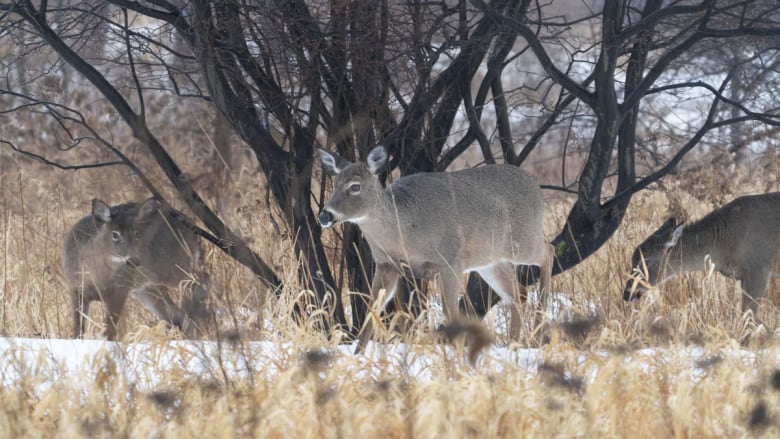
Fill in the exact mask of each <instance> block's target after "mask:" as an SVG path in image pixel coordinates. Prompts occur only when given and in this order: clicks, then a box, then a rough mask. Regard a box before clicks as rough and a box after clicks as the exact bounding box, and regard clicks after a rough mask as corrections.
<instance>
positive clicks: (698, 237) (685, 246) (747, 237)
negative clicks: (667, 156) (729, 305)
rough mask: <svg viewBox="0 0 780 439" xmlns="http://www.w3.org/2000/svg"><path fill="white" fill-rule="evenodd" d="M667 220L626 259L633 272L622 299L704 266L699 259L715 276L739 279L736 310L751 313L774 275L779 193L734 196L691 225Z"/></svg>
mask: <svg viewBox="0 0 780 439" xmlns="http://www.w3.org/2000/svg"><path fill="white" fill-rule="evenodd" d="M680 222H681V221H679V220H678V219H677V218H674V217H672V218H670V219H669V220H667V221H666V222H665V223H664V224H663V225H662V226H661V227H660V228H659V229H658V230H656V231H655V232H653V234H652V235H650V236H649V237H648V238H647V239H646V240H645V241H644V242H643V243H642V244H640V245H639V247H637V248H636V250H635V251H634V254H633V257H632V261H631V264H632V267H633V268H634V271H635V272H637V273H639V276H641V278H643V279H637V276H634V277H633V278H632V279H630V280H629V281H628V283H627V284H626V287H625V289H624V290H623V299H624V300H633V299H635V298H638V297H640V296H641V295H642V294H643V293H644V292H646V291H647V289H648V287H653V286H655V285H657V284H660V283H662V282H664V281H666V280H668V279H670V278H672V277H674V276H677V275H679V274H682V273H685V272H689V271H700V270H705V269H706V268H707V267H706V263H705V259H706V260H708V261H711V263H712V264H713V265H714V268H715V269H716V270H717V271H719V272H720V273H721V274H723V275H725V276H728V277H730V278H732V279H736V280H739V281H740V282H741V284H742V289H743V290H744V292H743V294H742V311H743V312H744V311H747V310H748V309H750V310H751V311H752V312H753V315H754V316H755V314H756V311H757V309H758V301H759V300H760V299H761V298H762V297H763V296H764V294H765V293H766V290H767V288H768V286H769V283H770V281H771V279H772V277H777V276H778V275H780V192H774V193H768V194H762V195H752V196H744V197H739V198H736V199H735V200H733V201H731V202H730V203H728V204H726V205H724V206H722V207H720V208H718V209H715V210H714V211H712V212H710V213H709V214H708V215H706V216H705V217H704V218H702V219H700V220H699V221H696V222H693V223H691V224H687V225H686V224H680Z"/></svg>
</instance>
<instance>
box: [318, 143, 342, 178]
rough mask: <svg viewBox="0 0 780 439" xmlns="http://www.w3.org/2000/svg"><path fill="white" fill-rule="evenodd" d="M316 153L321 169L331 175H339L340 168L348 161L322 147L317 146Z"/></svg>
mask: <svg viewBox="0 0 780 439" xmlns="http://www.w3.org/2000/svg"><path fill="white" fill-rule="evenodd" d="M317 154H318V155H319V156H320V164H321V165H322V169H323V170H324V171H325V173H326V174H328V175H330V176H331V177H333V176H335V175H339V174H340V173H341V170H342V169H344V167H345V166H347V165H348V164H349V162H348V161H346V160H344V159H343V158H341V157H339V156H337V155H336V154H331V153H329V152H328V151H325V150H324V149H320V148H317Z"/></svg>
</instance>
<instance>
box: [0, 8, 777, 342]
mask: <svg viewBox="0 0 780 439" xmlns="http://www.w3.org/2000/svg"><path fill="white" fill-rule="evenodd" d="M602 3H603V4H595V3H594V4H593V5H591V6H592V10H591V9H588V8H585V7H580V8H576V7H572V6H571V5H572V2H568V1H566V2H557V1H551V2H549V4H540V3H539V2H531V1H529V0H470V1H466V0H446V1H438V2H430V1H422V0H403V1H398V0H379V1H374V0H333V1H329V2H325V1H312V0H309V1H305V0H251V1H234V0H227V1H206V0H193V1H190V2H186V3H185V2H178V1H167V0H146V1H140V2H139V1H129V0H109V1H104V2H101V1H91V2H90V1H78V0H72V1H68V0H61V1H58V2H56V3H50V2H47V1H41V2H36V3H33V2H31V1H29V0H19V1H0V12H1V13H2V16H0V20H2V21H1V22H0V23H2V26H1V28H2V29H3V30H2V31H0V43H2V42H4V41H5V42H7V43H6V44H14V45H15V44H21V45H23V46H24V48H25V49H22V50H19V51H17V53H16V55H17V58H16V59H17V60H18V61H19V62H24V61H27V65H29V59H27V58H28V57H29V56H31V55H32V54H34V53H40V52H46V53H50V52H51V53H56V54H57V55H58V58H56V61H50V60H49V61H47V62H51V63H52V66H51V68H52V71H54V70H56V65H57V64H58V63H60V62H62V61H64V62H65V63H67V64H68V65H69V66H70V67H71V68H72V69H73V70H75V72H77V73H78V74H79V75H80V77H81V78H84V79H86V80H87V81H88V82H89V84H90V86H91V87H94V89H95V90H97V91H99V92H100V93H102V95H103V96H104V97H105V98H106V100H107V101H108V102H109V103H110V104H111V105H112V106H113V108H114V109H115V111H116V113H117V114H119V115H120V116H121V118H122V120H124V122H125V123H126V124H127V126H128V127H129V128H130V129H131V130H132V132H133V134H134V136H135V137H136V139H138V140H139V141H140V142H141V143H142V144H144V145H145V146H146V147H147V150H148V152H149V154H150V155H151V156H152V157H154V159H155V160H156V162H157V164H158V166H160V168H161V169H163V170H164V171H165V173H166V175H167V176H168V177H169V179H170V181H171V183H172V185H173V186H174V187H175V188H176V189H177V190H178V191H179V193H181V195H182V198H183V199H184V201H185V202H186V203H187V205H188V206H189V207H190V208H191V209H192V211H193V213H194V214H195V215H196V216H197V217H198V218H199V219H200V220H201V221H202V222H203V223H204V224H205V225H206V226H207V227H208V228H209V230H210V231H211V233H213V234H214V239H213V241H214V242H215V243H217V244H218V245H220V246H221V247H222V248H223V249H225V250H228V251H230V252H232V254H234V255H235V256H237V259H239V260H240V261H241V262H242V263H244V264H247V265H249V266H253V267H254V269H255V272H256V273H258V274H259V275H261V276H262V277H263V278H265V279H267V280H269V282H271V283H272V284H276V285H278V284H279V281H278V277H277V276H276V275H275V274H274V273H272V272H271V270H270V269H269V268H268V267H267V265H266V264H264V263H262V261H261V260H260V259H259V258H258V257H257V255H255V254H253V253H252V252H251V251H250V250H249V249H248V248H247V247H246V246H245V245H244V244H242V243H241V241H240V240H238V239H237V237H235V235H234V234H233V233H232V232H231V231H230V230H228V229H227V228H226V227H225V226H224V223H223V222H222V221H221V220H220V218H219V217H218V216H217V215H216V214H215V213H214V212H213V211H212V210H211V209H210V208H209V207H208V206H207V205H206V204H205V203H204V202H203V200H202V198H201V197H200V195H199V194H198V193H197V192H196V191H195V190H194V189H193V188H192V187H191V185H190V184H189V183H188V182H187V181H186V180H185V179H183V178H181V172H180V170H179V168H178V166H177V164H176V163H175V162H174V161H173V160H172V159H171V157H170V156H169V155H168V154H167V152H166V148H165V146H164V145H162V144H160V142H159V141H158V140H157V137H156V136H155V133H154V132H152V131H151V130H150V128H149V123H148V121H149V118H151V117H160V118H163V119H164V118H165V114H162V115H159V114H158V115H151V114H148V113H147V111H146V110H145V104H144V103H145V99H146V98H147V96H149V95H150V94H151V93H159V92H161V91H162V92H167V93H170V94H171V95H175V96H179V97H182V98H186V99H198V100H202V101H205V102H208V103H210V104H211V105H213V107H214V108H215V109H216V110H218V111H219V113H220V114H221V115H222V116H223V117H224V119H225V120H226V121H227V123H228V124H229V125H230V126H232V128H233V129H234V131H235V132H236V133H237V134H238V135H239V136H240V137H241V139H242V140H243V141H244V142H245V143H246V144H247V145H248V146H249V147H250V148H251V149H252V151H253V152H254V155H255V158H256V160H257V162H258V163H259V166H260V169H261V170H262V172H263V173H264V175H265V177H266V180H267V182H268V185H269V190H270V193H271V195H272V201H273V202H274V203H275V204H277V205H278V206H279V207H280V209H281V211H282V212H283V218H284V221H285V223H286V225H287V227H288V228H289V230H291V231H292V236H293V238H294V240H295V241H294V242H295V250H296V252H297V255H299V256H300V258H301V262H302V264H301V266H302V273H301V275H302V276H301V278H302V279H304V280H305V281H306V282H308V283H309V285H310V287H311V289H312V290H313V291H315V292H316V298H317V305H318V306H320V307H323V308H325V309H327V310H328V311H329V315H330V316H331V317H332V318H331V319H328V320H327V321H324V322H323V324H324V326H325V327H326V328H327V327H329V326H330V325H331V324H336V325H339V326H342V327H348V326H349V325H348V322H347V319H346V317H345V312H344V306H343V304H342V302H341V296H340V294H336V292H339V291H340V290H341V288H342V286H343V285H342V283H343V281H342V279H344V280H345V281H346V284H347V287H348V288H350V289H351V290H357V291H365V290H366V289H367V285H368V279H367V277H368V276H370V274H369V273H370V272H371V270H370V267H369V266H366V265H364V264H365V263H367V262H368V261H370V258H368V250H367V247H366V245H365V243H363V241H362V239H361V238H360V234H359V231H358V230H357V229H356V228H355V227H354V226H349V225H347V226H345V228H344V234H343V236H342V239H343V241H342V256H341V260H340V261H339V264H340V265H341V266H342V267H345V268H346V276H343V277H342V276H338V278H339V281H338V282H337V280H336V276H335V275H334V272H333V269H332V267H333V266H332V263H331V261H329V260H328V259H327V258H326V252H325V249H324V247H323V243H322V239H321V230H320V228H319V227H318V226H317V224H316V221H315V213H314V212H315V210H316V207H317V206H316V205H312V200H313V199H317V200H320V201H321V200H322V199H323V195H322V194H315V195H316V196H315V197H314V198H313V197H312V196H311V188H312V186H311V179H312V177H313V175H314V174H313V173H312V169H313V163H314V155H313V152H314V147H315V146H321V147H326V148H329V149H332V150H335V151H337V152H338V153H339V154H340V155H342V156H344V157H347V158H349V159H353V160H356V159H360V158H362V157H364V155H365V154H366V153H367V151H368V150H369V149H370V148H371V147H372V146H373V145H374V144H376V143H377V142H380V141H381V142H382V143H383V144H385V145H386V146H387V147H388V149H389V150H390V151H391V152H392V155H393V161H392V163H391V165H392V167H393V168H397V169H399V170H400V173H401V175H408V174H412V173H416V172H430V171H442V170H444V169H446V168H447V167H449V166H450V165H452V164H453V163H454V162H455V161H456V160H457V159H458V158H460V157H463V154H464V152H466V151H467V150H468V149H469V148H470V147H471V146H472V145H476V146H477V147H478V151H479V154H480V155H481V159H480V160H481V161H484V162H485V163H493V162H496V161H505V162H508V163H511V164H514V165H520V164H521V163H523V162H524V161H526V160H527V159H528V158H529V157H530V156H531V155H532V154H534V153H535V152H537V153H539V151H543V150H544V149H547V150H548V151H549V150H550V148H551V147H545V148H543V147H542V146H541V145H544V144H545V143H546V142H553V140H551V139H558V138H561V133H564V134H565V135H564V136H563V138H568V136H569V134H570V133H572V132H575V133H577V134H578V135H579V136H580V137H582V136H587V137H588V138H590V139H591V140H590V142H589V145H587V146H586V147H585V148H583V151H584V152H583V155H584V159H583V160H582V162H581V163H580V169H579V173H578V175H577V176H576V177H575V178H573V179H572V181H568V180H567V178H568V177H567V175H566V174H565V168H566V167H565V166H563V165H562V166H561V168H562V169H564V171H562V172H563V173H562V175H561V181H562V184H561V185H558V186H551V185H549V184H547V185H545V186H546V187H548V188H551V189H557V190H561V191H566V192H571V193H575V194H576V196H577V201H576V203H575V204H574V206H573V207H572V209H571V211H570V212H569V215H568V218H567V221H566V224H565V225H564V226H563V227H562V229H561V231H560V232H559V233H558V235H557V236H556V237H555V238H554V240H553V244H554V245H555V247H556V249H557V264H556V269H555V272H556V273H558V272H561V271H564V270H567V269H569V268H571V267H573V266H575V265H576V264H578V263H579V262H581V261H582V260H584V259H585V258H587V257H588V256H589V255H591V254H593V253H594V252H595V251H596V250H597V249H598V248H600V247H601V246H602V245H603V244H604V243H605V242H606V241H607V239H609V237H610V236H612V234H613V233H614V232H615V230H616V229H617V227H618V226H619V225H620V223H621V221H622V219H623V216H624V214H625V211H626V208H627V206H628V204H629V201H630V200H631V197H632V195H633V194H635V193H637V192H638V191H640V190H642V189H644V188H646V187H647V186H648V185H650V184H651V183H653V182H655V181H658V180H659V179H660V178H662V177H663V176H664V175H666V174H667V173H669V172H670V171H671V170H673V169H674V168H675V167H676V166H677V165H678V164H679V163H680V161H681V160H682V158H683V157H684V156H685V155H686V154H687V153H688V152H690V151H691V150H692V149H693V148H695V147H696V146H697V145H698V144H699V142H700V141H701V140H702V139H703V138H705V136H707V135H708V133H710V132H711V131H713V130H717V129H720V128H722V127H724V126H728V125H731V124H737V123H747V122H751V123H754V124H755V126H757V127H758V129H767V128H766V127H767V126H776V125H777V124H778V115H777V113H776V110H775V109H776V108H778V106H777V102H776V99H775V98H774V96H777V94H776V93H775V94H773V95H772V96H765V95H764V91H763V89H762V87H761V86H757V87H753V88H752V89H751V88H745V87H743V88H742V89H740V90H742V91H741V92H740V93H737V94H735V93H727V91H728V89H729V87H730V84H732V83H733V79H734V77H735V72H737V71H739V72H740V74H741V75H742V77H751V76H755V77H763V79H762V80H761V84H765V85H766V86H767V87H768V86H774V84H775V80H776V78H775V73H774V69H773V67H772V66H773V65H774V63H775V62H776V59H777V54H776V48H773V47H774V46H773V44H774V42H775V41H776V39H777V37H778V35H780V14H779V13H778V10H777V9H778V6H777V4H776V3H775V2H773V1H767V0H763V1H759V0H752V1H751V0H742V1H736V0H728V1H727V0H724V1H714V0H704V1H700V2H688V1H685V2H683V1H672V2H666V4H664V2H662V1H661V0H643V1H628V0H605V1H603V2H602ZM87 18H88V19H89V20H90V21H89V22H90V23H91V22H96V23H102V24H101V25H100V26H99V27H95V29H102V31H101V32H104V33H105V41H104V43H103V44H102V50H103V51H104V55H102V56H100V57H99V58H98V59H95V58H90V56H91V55H90V53H94V52H95V51H94V50H90V51H86V52H82V51H80V50H78V49H79V47H81V46H82V45H83V44H84V43H85V38H88V37H89V35H90V34H89V33H88V32H86V31H84V28H83V27H79V26H80V25H79V23H86V22H87V21H85V20H86V19H87ZM588 31H591V33H592V34H589V33H588ZM737 40H739V41H742V42H747V46H746V47H747V50H745V51H744V52H743V53H735V57H734V58H733V59H731V60H730V61H727V62H724V63H723V65H722V68H721V69H719V72H716V73H712V74H708V75H703V72H704V71H705V69H704V68H700V67H699V66H701V65H703V64H704V62H705V60H706V59H707V58H708V56H709V54H710V52H709V50H698V49H703V48H705V47H708V46H707V44H710V46H709V47H717V46H718V43H721V42H727V41H737ZM185 48H186V50H185ZM713 50H715V49H713ZM694 54H695V56H693V55H694ZM47 59H48V58H47ZM15 65H19V64H14V63H5V64H4V65H3V68H5V69H6V71H7V72H9V71H10V70H11V69H12V68H13V67H14V66H15ZM192 66H195V68H190V67H192ZM117 75H121V77H122V78H126V79H127V80H126V81H125V82H124V83H122V87H118V86H117V85H116V83H115V82H113V81H114V80H115V78H116V77H117ZM16 78H21V77H19V76H16ZM34 80H36V78H30V77H29V76H28V77H26V78H25V79H24V81H23V82H25V83H26V82H29V81H34ZM25 83H20V82H18V81H15V80H13V81H6V82H4V83H3V84H0V89H3V90H2V92H3V93H6V95H10V94H14V96H15V97H17V98H27V99H31V100H32V101H35V102H39V103H40V104H42V105H46V106H47V108H48V109H49V111H50V112H52V116H53V117H57V115H56V114H55V113H56V112H54V111H53V110H52V109H53V108H55V107H54V106H53V105H52V104H44V103H43V102H42V101H44V100H43V99H39V98H38V97H36V96H33V95H32V94H31V93H32V92H31V91H27V90H25V89H24V88H23V87H24V85H25ZM693 95H695V96H693ZM759 95H760V96H759ZM691 101H695V102H698V103H699V104H702V103H703V102H705V101H706V106H705V107H704V108H703V109H701V108H700V109H699V112H698V113H697V114H698V116H697V117H696V118H693V119H695V120H693V119H692V120H689V121H687V122H688V123H689V126H688V129H687V131H686V130H682V132H684V135H683V137H682V140H681V141H680V142H679V143H677V142H676V141H675V142H674V143H669V144H666V145H663V146H660V147H656V148H655V150H656V151H660V152H661V153H662V156H661V158H660V159H659V161H658V162H657V163H655V164H654V165H653V166H652V167H650V168H648V169H647V170H646V174H645V175H642V176H641V177H640V178H637V165H636V159H637V156H638V154H640V153H643V152H644V151H647V149H646V148H645V147H644V144H643V142H644V139H643V137H642V136H646V135H647V134H646V132H647V131H650V130H655V129H656V127H657V126H659V125H662V124H661V123H660V121H659V118H663V117H664V114H665V113H664V110H663V109H664V108H666V109H669V108H679V107H681V106H684V105H686V104H687V103H689V102H691ZM56 104H61V105H70V106H71V107H77V106H78V104H77V103H68V102H60V103H56ZM14 108H16V107H14ZM74 109H76V108H74ZM529 114H530V116H528V115H529ZM521 115H525V116H526V117H523V122H522V123H518V122H517V120H518V119H519V118H520V117H521ZM529 127H530V129H529ZM673 128H674V129H676V127H673ZM673 128H670V127H669V126H668V125H666V126H664V128H663V129H665V130H667V131H670V130H672V129H673ZM583 133H584V134H583ZM668 138H672V137H668ZM676 138H678V137H676ZM560 151H561V152H562V155H561V157H560V158H559V160H561V161H562V162H563V163H565V160H566V158H567V157H570V155H569V153H570V151H569V150H568V149H566V146H563V147H562V148H561V150H560ZM123 160H125V161H126V163H127V164H128V165H132V162H130V161H129V160H127V159H126V158H124V159H123ZM570 160H571V158H570ZM139 171H143V170H139ZM545 183H549V182H545ZM323 187H324V185H323ZM606 188H614V189H610V193H609V194H607V193H605V192H606V191H607V189H606ZM361 260H362V263H361ZM520 278H521V279H526V278H527V276H526V273H525V272H524V271H523V272H521V273H520ZM469 285H470V288H469V297H470V298H471V301H472V303H473V305H474V307H475V310H476V311H477V312H478V313H480V314H481V313H484V312H485V310H486V309H487V308H488V307H489V306H490V305H491V304H492V299H490V298H488V297H486V295H485V294H483V291H486V290H485V289H483V288H480V282H479V280H478V279H477V278H472V279H470V284H469ZM352 306H353V310H352V311H353V312H352V315H353V316H354V317H355V318H354V319H353V322H352V327H351V328H350V329H352V330H353V331H354V330H355V328H357V327H359V326H360V324H361V323H362V319H363V317H364V316H365V303H363V302H362V301H360V300H353V301H352Z"/></svg>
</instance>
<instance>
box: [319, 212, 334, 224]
mask: <svg viewBox="0 0 780 439" xmlns="http://www.w3.org/2000/svg"><path fill="white" fill-rule="evenodd" d="M318 221H319V223H320V225H321V226H322V227H331V226H333V225H334V224H336V219H335V218H334V217H333V214H332V213H330V212H328V211H327V210H323V211H322V212H320V217H319V218H318Z"/></svg>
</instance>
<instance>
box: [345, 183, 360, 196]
mask: <svg viewBox="0 0 780 439" xmlns="http://www.w3.org/2000/svg"><path fill="white" fill-rule="evenodd" d="M347 190H348V191H349V193H350V194H351V195H357V194H359V193H360V183H352V184H350V185H349V188H347Z"/></svg>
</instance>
